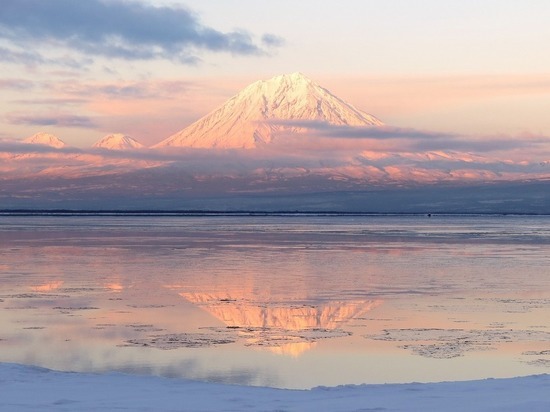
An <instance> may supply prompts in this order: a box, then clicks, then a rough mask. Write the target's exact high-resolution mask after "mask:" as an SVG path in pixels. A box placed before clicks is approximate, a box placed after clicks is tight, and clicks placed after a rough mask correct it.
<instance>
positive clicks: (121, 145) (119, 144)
mask: <svg viewBox="0 0 550 412" xmlns="http://www.w3.org/2000/svg"><path fill="white" fill-rule="evenodd" d="M93 147H94V148H101V149H109V150H132V149H141V148H143V147H144V146H143V145H142V144H141V143H140V142H138V141H137V140H135V139H133V138H131V137H130V136H126V135H124V134H122V133H114V134H109V135H107V136H105V137H104V138H103V139H101V140H100V141H98V142H97V143H95V144H94V145H93Z"/></svg>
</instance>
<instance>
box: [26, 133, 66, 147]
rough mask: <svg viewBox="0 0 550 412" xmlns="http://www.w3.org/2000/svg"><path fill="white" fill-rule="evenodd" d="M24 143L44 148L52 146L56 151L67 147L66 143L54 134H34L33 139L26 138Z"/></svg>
mask: <svg viewBox="0 0 550 412" xmlns="http://www.w3.org/2000/svg"><path fill="white" fill-rule="evenodd" d="M23 142H24V143H30V144H41V145H44V146H51V147H55V148H56V149H61V148H62V147H65V146H66V145H65V142H64V141H63V140H61V139H60V138H58V137H57V136H54V135H53V134H49V133H45V132H40V133H36V134H33V135H32V136H31V137H28V138H26V139H25V140H23Z"/></svg>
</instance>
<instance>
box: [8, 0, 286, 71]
mask: <svg viewBox="0 0 550 412" xmlns="http://www.w3.org/2000/svg"><path fill="white" fill-rule="evenodd" d="M1 11H2V12H1V13H0V38H3V39H5V40H8V41H10V42H11V46H14V47H10V48H3V49H1V50H0V51H1V53H0V56H2V57H1V58H0V59H2V60H4V61H8V62H20V63H23V64H39V63H43V62H45V61H46V58H45V57H44V56H43V55H42V54H40V53H38V52H37V51H28V46H29V45H32V46H33V48H35V47H36V46H41V45H42V46H47V47H52V46H57V47H65V48H69V49H72V50H73V51H77V52H79V53H82V54H86V55H89V56H104V57H109V58H120V59H125V60H151V59H158V58H164V59H169V60H175V61H179V62H181V63H184V64H194V63H196V62H197V61H198V60H199V59H198V57H197V56H196V55H195V53H196V51H198V50H206V51H212V52H228V53H232V54H234V55H262V54H265V53H267V49H269V48H273V47H279V46H281V45H282V44H283V39H282V38H280V37H278V36H276V35H274V34H270V33H266V34H264V35H263V37H262V38H261V39H260V41H259V42H256V41H255V40H254V38H253V36H252V35H251V34H250V33H248V32H246V31H240V30H235V31H231V32H222V31H219V30H216V29H215V28H212V27H209V26H207V25H205V24H203V23H202V22H201V21H200V18H199V17H198V16H197V15H196V14H194V13H193V12H191V11H190V10H188V9H186V8H184V7H180V6H163V7H155V6H152V5H149V4H145V3H140V2H135V1H133V2H130V1H102V0H86V1H73V0H50V1H43V0H3V1H2V7H1Z"/></svg>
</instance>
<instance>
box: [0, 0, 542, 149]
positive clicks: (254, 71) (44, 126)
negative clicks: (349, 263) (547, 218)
mask: <svg viewBox="0 0 550 412" xmlns="http://www.w3.org/2000/svg"><path fill="white" fill-rule="evenodd" d="M2 9H3V11H2V13H1V14H0V73H1V77H0V89H1V93H2V96H3V98H2V99H1V100H0V138H4V139H24V138H26V137H28V136H30V135H32V134H34V133H36V132H39V131H47V132H50V133H53V134H55V135H56V136H58V137H60V138H61V139H62V140H64V141H65V142H66V143H68V144H69V145H71V146H76V147H81V148H84V147H88V146H90V145H92V144H93V143H94V142H96V141H97V140H99V139H100V138H101V137H103V136H104V135H106V134H109V133H115V132H120V133H125V134H127V135H130V136H132V137H134V138H136V139H137V140H139V141H140V142H142V143H143V144H145V145H152V144H155V143H157V142H159V141H161V140H163V139H164V138H166V137H168V136H169V135H171V134H173V133H175V132H177V131H179V130H181V129H183V128H184V127H185V126H187V125H189V124H190V123H191V122H193V121H194V120H197V119H198V118H200V117H202V116H203V115H205V114H207V113H208V112H210V111H211V110H213V109H215V108H216V107H217V106H219V105H221V104H222V103H223V102H224V101H225V100H227V99H228V98H229V97H231V96H232V95H234V94H236V93H237V92H238V91H239V90H240V89H242V88H243V87H245V86H246V85H248V84H249V83H251V82H253V81H256V80H259V79H267V78H270V77H272V76H275V75H278V74H283V73H291V72H296V71H300V72H303V73H305V74H306V75H308V76H309V77H311V78H312V79H313V80H315V81H316V82H318V83H319V84H321V85H322V86H324V87H326V88H327V89H329V90H330V91H332V92H333V93H334V94H335V95H337V96H339V97H341V98H343V99H344V100H346V101H348V102H350V103H352V104H354V105H355V106H357V107H359V108H361V109H362V110H365V111H367V112H369V113H372V114H374V115H376V116H377V117H379V118H380V119H382V120H383V121H384V122H385V123H386V124H389V125H392V126H396V127H409V128H417V129H422V130H430V131H435V132H445V133H461V134H467V135H469V136H473V137H480V138H481V137H486V136H493V137H494V136H502V135H505V136H507V137H510V138H515V137H517V138H518V139H522V138H525V136H538V137H541V136H542V137H546V136H550V116H548V109H549V108H550V54H549V53H546V49H547V45H548V44H550V26H549V25H548V24H547V22H548V21H550V4H549V3H548V2H547V1H545V0H523V1H519V0H481V1H476V2H474V1H466V2H458V1H436V0H419V1H415V2H410V1H405V0H401V1H400V0H389V1H369V0H345V1H326V0H323V1H321V0H315V1H314V0H302V1H300V2H296V1H290V0H281V1H277V2H267V1H253V0H239V1H232V2H227V1H215V0H185V1H179V0H177V1H175V0H169V1H165V0H141V1H116V0H88V1H86V2H75V1H71V0H55V1H49V2H43V1H40V0H4V1H3V2H2Z"/></svg>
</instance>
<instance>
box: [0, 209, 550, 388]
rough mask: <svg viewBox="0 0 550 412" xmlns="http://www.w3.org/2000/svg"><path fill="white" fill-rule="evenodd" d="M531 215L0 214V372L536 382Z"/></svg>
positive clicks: (549, 300)
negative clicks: (15, 368) (32, 369)
mask: <svg viewBox="0 0 550 412" xmlns="http://www.w3.org/2000/svg"><path fill="white" fill-rule="evenodd" d="M548 267H550V218H549V217H544V216H538V217H529V216H473V217H471V216H433V217H431V218H428V217H426V216H408V217H407V216H354V217H350V216H347V217H346V216H339V217H336V216H332V217H327V216H318V217H315V216H266V217H246V216H226V217H223V216H218V217H213V216H209V217H200V216H195V217H177V216H171V217H159V216H156V217H155V216H149V217H136V216H133V217H123V216H110V217H105V216H101V217H99V216H65V217H58V216H26V217H25V216H20V217H15V216H2V217H0V361H4V362H19V363H27V364H33V365H40V366H45V367H49V368H55V369H62V370H74V371H125V372H130V373H140V374H157V375H164V376H177V377H185V378H192V379H201V380H208V381H222V382H231V383H237V384H247V385H267V386H275V387H285V388H309V387H313V386H318V385H338V384H348V383H381V382H409V381H440V380H463V379H476V378H485V377H508V376H517V375H527V374H537V373H547V372H550V272H549V269H548Z"/></svg>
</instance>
